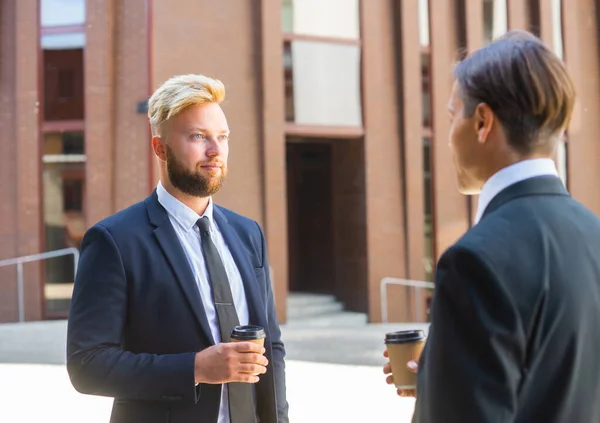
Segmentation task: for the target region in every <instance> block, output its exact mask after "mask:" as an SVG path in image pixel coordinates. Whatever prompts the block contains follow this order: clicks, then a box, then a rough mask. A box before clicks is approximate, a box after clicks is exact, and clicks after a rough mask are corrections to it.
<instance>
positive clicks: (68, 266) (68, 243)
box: [43, 132, 85, 315]
mask: <svg viewBox="0 0 600 423" xmlns="http://www.w3.org/2000/svg"><path fill="white" fill-rule="evenodd" d="M83 138H84V136H83V133H82V132H63V133H47V134H45V136H44V163H43V190H44V227H45V233H46V237H45V238H46V246H45V247H46V251H53V250H58V249H62V248H67V247H75V248H79V245H80V243H81V239H82V237H83V233H84V231H85V219H84V210H83V209H84V203H85V163H84V162H83V160H84V158H83V156H81V154H82V153H83V152H84V139H83ZM49 158H52V160H50V159H49ZM45 265H46V273H45V276H46V309H47V312H48V314H50V315H53V314H54V315H56V314H59V315H66V314H67V313H68V311H69V306H70V299H71V291H72V284H73V270H74V269H73V257H72V256H66V257H58V258H55V259H52V260H47V261H46V262H45Z"/></svg>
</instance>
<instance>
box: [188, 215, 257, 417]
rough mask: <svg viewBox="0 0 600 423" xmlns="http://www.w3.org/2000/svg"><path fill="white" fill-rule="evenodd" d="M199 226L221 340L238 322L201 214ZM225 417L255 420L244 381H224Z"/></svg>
mask: <svg viewBox="0 0 600 423" xmlns="http://www.w3.org/2000/svg"><path fill="white" fill-rule="evenodd" d="M196 224H197V225H198V228H199V229H200V238H201V240H202V253H203V254H204V260H205V261H206V270H207V271H208V279H209V283H210V285H211V288H212V296H213V302H214V304H215V310H216V312H217V319H218V322H219V332H220V334H221V342H230V341H231V330H232V329H233V328H234V327H235V326H238V325H239V324H240V320H239V318H238V315H237V312H236V311H235V305H234V303H233V295H231V287H230V286H229V280H228V279H227V273H226V272H225V266H223V261H222V260H221V257H220V256H219V253H218V251H217V247H215V244H214V243H213V242H212V239H211V238H210V221H209V219H208V217H206V216H204V217H202V218H200V219H198V222H197V223H196ZM227 386H228V390H229V417H230V420H231V423H256V417H255V412H254V399H253V395H252V386H251V385H250V384H248V383H228V384H227Z"/></svg>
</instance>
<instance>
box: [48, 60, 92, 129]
mask: <svg viewBox="0 0 600 423" xmlns="http://www.w3.org/2000/svg"><path fill="white" fill-rule="evenodd" d="M43 58H44V120H45V121H57V120H80V119H83V118H84V108H85V96H84V85H83V78H84V69H83V49H69V50H62V49H61V50H44V55H43Z"/></svg>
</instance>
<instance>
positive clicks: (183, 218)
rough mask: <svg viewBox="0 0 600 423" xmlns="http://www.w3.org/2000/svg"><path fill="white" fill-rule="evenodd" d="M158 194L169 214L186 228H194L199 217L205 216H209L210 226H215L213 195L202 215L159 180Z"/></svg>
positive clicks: (160, 201) (187, 229)
mask: <svg viewBox="0 0 600 423" xmlns="http://www.w3.org/2000/svg"><path fill="white" fill-rule="evenodd" d="M156 195H157V196H158V202H159V203H160V204H161V205H162V206H163V207H164V208H165V210H166V211H167V213H168V214H169V216H171V217H172V218H173V219H174V220H175V222H177V224H178V225H179V226H181V227H182V228H183V229H184V230H186V231H189V230H191V229H192V228H194V227H195V226H196V222H198V219H200V218H201V217H204V216H206V217H208V220H209V222H210V227H211V229H212V228H213V225H214V222H213V201H212V197H209V198H208V207H206V210H205V211H204V214H203V215H202V216H200V215H198V213H196V212H195V211H194V210H192V209H190V208H189V207H188V206H186V205H185V204H183V203H182V202H181V201H179V200H178V199H177V198H175V197H173V196H172V195H171V194H170V193H169V191H167V190H166V189H165V187H164V186H163V184H162V182H161V181H158V185H157V186H156Z"/></svg>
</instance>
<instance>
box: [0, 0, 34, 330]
mask: <svg viewBox="0 0 600 423" xmlns="http://www.w3.org/2000/svg"><path fill="white" fill-rule="evenodd" d="M37 11H38V5H37V2H36V1H33V0H26V1H17V0H2V1H0V149H1V150H2V151H3V154H2V155H1V156H0V197H1V198H2V202H1V203H0V259H8V258H13V257H19V256H23V255H28V254H35V253H38V252H39V251H40V248H41V245H42V242H41V239H42V234H41V202H40V183H41V177H40V173H39V172H40V169H39V163H40V148H39V147H40V145H39V129H38V128H39V114H38V112H39V103H38V98H39V90H38V87H39V85H38V84H39V80H38V67H37V63H38V51H39V50H38V36H39V35H38V30H37V28H38V18H37V16H38V13H37ZM16 272H17V271H16V266H11V267H4V268H0V322H2V321H15V320H17V318H18V310H17V289H16V280H17V277H16ZM40 277H41V275H40V266H39V264H26V265H24V278H25V285H24V287H25V289H24V291H25V298H24V305H25V311H24V312H25V318H26V319H27V320H38V319H40V318H41V316H42V309H41V294H42V293H41V285H40Z"/></svg>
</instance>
